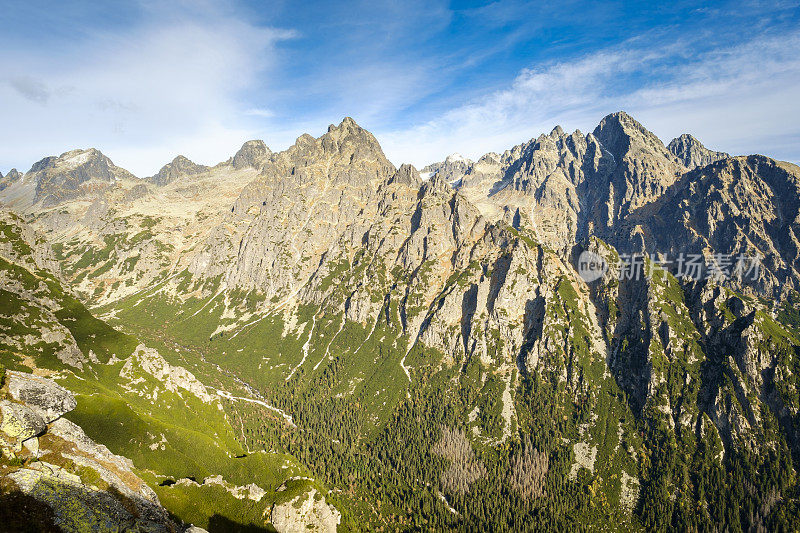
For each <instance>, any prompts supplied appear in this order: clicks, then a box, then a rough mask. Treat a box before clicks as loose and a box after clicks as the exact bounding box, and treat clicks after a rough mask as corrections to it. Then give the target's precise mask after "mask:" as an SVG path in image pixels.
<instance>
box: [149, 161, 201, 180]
mask: <svg viewBox="0 0 800 533" xmlns="http://www.w3.org/2000/svg"><path fill="white" fill-rule="evenodd" d="M206 171H208V167H207V166H205V165H198V164H197V163H195V162H193V161H192V160H190V159H189V158H188V157H186V156H183V155H179V156H176V157H175V159H173V160H172V161H170V162H169V163H167V164H166V165H164V166H163V167H161V170H159V171H158V173H157V174H156V175H154V176H150V177H149V178H147V180H148V181H150V182H152V183H154V184H155V185H166V184H168V183H170V182H172V181H175V180H176V179H178V178H182V177H185V176H194V175H197V174H202V173H203V172H206Z"/></svg>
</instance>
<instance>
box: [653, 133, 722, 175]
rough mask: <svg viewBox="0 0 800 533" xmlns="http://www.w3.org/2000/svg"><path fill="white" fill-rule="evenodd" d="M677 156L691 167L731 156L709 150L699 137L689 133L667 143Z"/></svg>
mask: <svg viewBox="0 0 800 533" xmlns="http://www.w3.org/2000/svg"><path fill="white" fill-rule="evenodd" d="M667 150H669V151H670V152H671V153H672V154H673V155H675V157H677V158H678V159H680V160H681V162H682V163H683V165H684V166H686V167H687V168H689V169H693V168H697V167H704V166H706V165H710V164H711V163H714V162H715V161H719V160H720V159H725V158H727V157H730V155H729V154H727V153H725V152H715V151H713V150H709V149H708V148H706V147H705V146H703V143H701V142H700V141H699V140H697V138H695V137H693V136H692V135H690V134H688V133H683V134H681V135H680V136H679V137H676V138H674V139H672V140H671V141H670V143H669V144H668V145H667Z"/></svg>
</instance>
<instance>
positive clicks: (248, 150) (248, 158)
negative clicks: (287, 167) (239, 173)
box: [231, 139, 272, 169]
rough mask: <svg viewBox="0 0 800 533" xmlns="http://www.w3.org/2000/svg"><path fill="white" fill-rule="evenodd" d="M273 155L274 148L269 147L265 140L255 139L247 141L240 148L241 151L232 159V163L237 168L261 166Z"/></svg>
mask: <svg viewBox="0 0 800 533" xmlns="http://www.w3.org/2000/svg"><path fill="white" fill-rule="evenodd" d="M271 155H272V150H270V149H269V148H268V147H267V145H266V144H265V143H264V141H262V140H260V139H254V140H252V141H247V142H246V143H244V144H243V145H242V147H241V148H239V151H238V152H236V155H234V156H233V159H231V165H233V168H235V169H242V168H248V167H251V168H260V167H261V165H263V164H264V163H265V162H266V160H267V159H269V157H270V156H271Z"/></svg>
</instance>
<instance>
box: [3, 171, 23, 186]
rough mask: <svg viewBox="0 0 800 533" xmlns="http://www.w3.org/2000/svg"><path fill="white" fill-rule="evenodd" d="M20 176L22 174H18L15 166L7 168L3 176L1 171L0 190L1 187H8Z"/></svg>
mask: <svg viewBox="0 0 800 533" xmlns="http://www.w3.org/2000/svg"><path fill="white" fill-rule="evenodd" d="M21 177H22V174H20V173H19V171H17V169H16V168H12V169H11V170H9V171H8V174H6V175H5V176H3V174H2V173H0V191H2V190H3V189H5V188H7V187H9V186H10V185H13V184H14V183H16V182H17V181H18V180H19V179H20V178H21Z"/></svg>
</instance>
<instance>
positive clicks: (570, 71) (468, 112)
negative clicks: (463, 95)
mask: <svg viewBox="0 0 800 533" xmlns="http://www.w3.org/2000/svg"><path fill="white" fill-rule="evenodd" d="M700 37H701V36H698V38H700ZM696 45H697V43H696V42H693V41H691V40H686V41H683V42H673V43H669V44H664V43H663V42H657V41H656V42H653V41H651V40H649V39H643V38H635V39H631V40H629V41H627V42H625V43H624V44H622V45H620V46H615V47H610V48H609V49H606V50H601V51H598V52H594V53H591V54H587V55H584V56H582V57H578V58H576V59H574V60H571V61H561V62H551V63H549V64H544V65H541V66H537V67H532V68H526V69H523V70H522V71H521V72H519V74H518V75H517V76H516V78H515V79H514V81H513V82H512V83H511V84H510V86H509V87H507V88H505V89H502V90H498V91H494V92H492V93H489V94H487V95H485V96H483V97H480V98H476V99H474V100H472V101H470V102H468V103H466V104H464V105H461V106H457V107H455V108H453V109H451V110H448V111H446V112H444V113H442V114H441V115H439V116H437V117H435V118H433V119H431V120H429V121H427V122H423V123H421V124H419V125H416V126H414V127H412V128H409V129H406V130H395V131H386V132H382V133H383V135H382V137H381V138H382V139H383V140H384V145H385V148H386V151H387V154H388V155H389V156H390V157H391V158H393V159H394V160H396V161H412V162H414V163H415V164H417V165H421V164H424V163H426V162H430V161H433V160H437V159H441V158H442V155H443V154H447V153H450V152H454V151H459V152H461V153H464V154H468V155H470V156H471V157H478V156H480V155H481V154H483V153H485V152H487V151H490V150H495V151H502V150H503V149H505V148H509V147H511V146H513V145H514V144H518V143H520V142H524V141H526V140H528V139H530V138H532V137H534V136H536V135H538V134H539V133H542V132H547V131H549V130H550V129H551V128H552V127H553V126H554V125H556V124H561V125H562V126H565V127H566V128H567V129H581V130H582V131H584V132H587V131H591V130H592V129H593V128H594V126H595V125H596V124H597V122H598V121H599V119H600V118H602V116H604V115H605V114H607V113H609V112H612V111H616V110H626V111H628V112H629V113H631V114H633V115H634V116H635V117H637V118H638V119H640V120H641V121H642V122H643V123H644V125H645V126H646V127H648V128H650V129H652V130H653V131H654V132H655V133H657V134H658V135H660V136H661V137H662V138H663V139H665V141H668V140H669V139H670V138H672V137H674V136H677V135H679V134H680V133H683V132H684V131H685V130H687V129H688V130H690V132H691V133H693V134H695V135H696V136H698V137H699V138H701V140H703V141H704V142H706V144H708V145H709V146H713V147H714V148H718V149H722V150H727V151H731V152H733V153H752V152H764V153H769V154H772V155H774V156H776V157H782V158H785V159H789V160H797V159H798V158H800V151H798V148H797V147H798V146H800V126H798V124H800V122H799V121H798V119H800V101H798V99H797V98H796V96H795V93H796V88H797V87H798V86H800V58H798V57H797V55H796V53H795V51H796V50H798V49H800V31H792V32H788V33H781V34H777V35H765V36H760V37H757V38H754V39H752V40H750V41H747V42H744V43H740V44H738V45H735V46H729V47H715V48H713V49H711V50H709V51H706V52H703V53H699V54H696V53H695V52H694V49H695V47H696Z"/></svg>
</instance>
